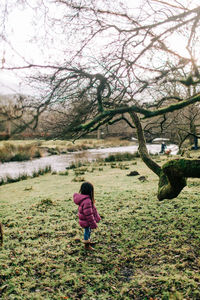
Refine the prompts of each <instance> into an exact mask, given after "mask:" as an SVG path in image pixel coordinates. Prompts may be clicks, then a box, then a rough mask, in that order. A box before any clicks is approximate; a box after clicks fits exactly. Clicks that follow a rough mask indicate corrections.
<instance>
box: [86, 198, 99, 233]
mask: <svg viewBox="0 0 200 300" xmlns="http://www.w3.org/2000/svg"><path fill="white" fill-rule="evenodd" d="M83 214H84V215H85V217H86V219H87V221H88V223H89V226H90V228H91V229H95V228H97V223H96V221H95V218H94V212H93V207H92V201H91V200H90V199H88V201H85V203H84V205H83Z"/></svg>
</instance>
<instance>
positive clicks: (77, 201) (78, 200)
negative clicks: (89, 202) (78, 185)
mask: <svg viewBox="0 0 200 300" xmlns="http://www.w3.org/2000/svg"><path fill="white" fill-rule="evenodd" d="M89 197H90V196H89V195H83V194H78V193H75V194H74V195H73V198H74V203H75V204H77V205H80V203H81V202H82V201H83V200H84V199H87V198H89Z"/></svg>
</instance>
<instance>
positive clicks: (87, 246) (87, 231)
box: [84, 227, 94, 250]
mask: <svg viewBox="0 0 200 300" xmlns="http://www.w3.org/2000/svg"><path fill="white" fill-rule="evenodd" d="M90 234H91V229H90V228H89V227H86V228H85V230H84V244H85V249H86V250H94V249H93V248H92V247H91V246H90Z"/></svg>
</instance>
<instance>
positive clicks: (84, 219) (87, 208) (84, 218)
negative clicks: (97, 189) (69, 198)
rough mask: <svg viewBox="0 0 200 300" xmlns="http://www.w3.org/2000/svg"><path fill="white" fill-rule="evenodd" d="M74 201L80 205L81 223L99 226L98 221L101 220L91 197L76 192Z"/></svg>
mask: <svg viewBox="0 0 200 300" xmlns="http://www.w3.org/2000/svg"><path fill="white" fill-rule="evenodd" d="M73 198H74V203H76V204H77V205H78V216H79V224H80V226H81V227H83V228H86V227H90V228H91V229H95V228H97V223H98V222H99V221H100V220H101V218H100V216H99V214H98V211H97V209H96V207H95V206H94V204H92V201H91V199H90V197H89V195H82V194H78V193H75V194H74V196H73Z"/></svg>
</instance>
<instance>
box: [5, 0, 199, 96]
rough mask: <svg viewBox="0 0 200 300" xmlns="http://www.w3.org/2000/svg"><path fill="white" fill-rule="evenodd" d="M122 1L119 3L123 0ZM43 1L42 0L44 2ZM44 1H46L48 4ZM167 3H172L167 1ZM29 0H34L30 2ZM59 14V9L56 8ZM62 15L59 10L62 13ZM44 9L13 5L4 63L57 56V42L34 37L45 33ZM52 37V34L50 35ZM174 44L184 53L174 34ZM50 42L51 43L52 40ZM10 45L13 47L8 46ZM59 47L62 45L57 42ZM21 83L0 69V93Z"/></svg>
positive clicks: (193, 1)
mask: <svg viewBox="0 0 200 300" xmlns="http://www.w3.org/2000/svg"><path fill="white" fill-rule="evenodd" d="M124 1H127V3H128V4H129V7H130V9H136V8H137V7H138V5H141V3H142V1H143V0H124ZM124 1H122V3H123V2H124ZM44 2H45V1H44ZM48 2H49V0H48V1H46V2H45V3H48ZM168 2H174V1H173V0H169V1H168ZM199 2H200V0H181V1H180V3H182V4H184V3H188V4H189V5H190V7H192V6H195V5H197V4H199ZM9 3H12V4H13V0H1V4H0V5H1V8H2V7H5V5H8V4H9ZM31 3H37V1H36V2H34V1H33V2H31ZM54 9H55V7H53V6H51V9H50V11H49V13H50V14H54ZM56 14H58V15H59V11H58V10H57V11H56ZM61 14H62V12H61ZM42 16H43V11H41V15H40V10H37V11H34V10H33V9H32V8H30V7H29V8H26V9H23V8H22V6H21V7H20V6H14V7H12V10H11V12H10V14H9V16H8V23H7V25H6V32H7V38H8V40H10V41H11V45H10V46H11V47H10V46H8V44H7V43H3V44H2V45H3V47H1V49H0V55H1V57H2V58H4V59H5V64H7V63H9V64H12V63H13V64H16V63H19V65H20V64H24V65H25V62H24V61H23V58H25V59H26V61H27V62H28V63H35V64H36V63H37V64H45V63H47V62H48V58H49V56H52V58H53V57H54V59H56V57H57V59H60V53H59V45H58V47H57V48H55V47H49V48H48V49H47V48H44V47H42V46H41V45H40V46H38V44H37V43H36V41H35V40H34V36H38V37H40V36H41V37H42V36H44V32H45V31H44V30H43V25H44V23H43V18H42ZM52 38H53V37H52ZM172 43H174V45H177V47H178V48H179V51H181V54H183V55H187V53H186V50H185V44H184V40H182V39H179V38H178V37H176V38H175V39H174V41H173V40H172ZM52 45H53V43H52ZM12 47H13V49H11V48H12ZM60 48H62V45H60ZM21 86H22V85H19V80H18V79H17V75H15V74H14V73H10V72H8V71H5V70H0V93H7V92H11V93H13V92H14V91H15V90H18V91H19V90H20V88H21Z"/></svg>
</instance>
